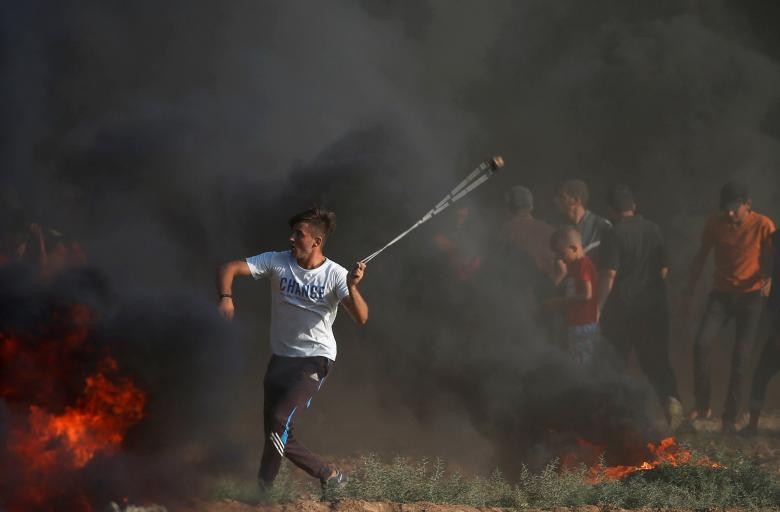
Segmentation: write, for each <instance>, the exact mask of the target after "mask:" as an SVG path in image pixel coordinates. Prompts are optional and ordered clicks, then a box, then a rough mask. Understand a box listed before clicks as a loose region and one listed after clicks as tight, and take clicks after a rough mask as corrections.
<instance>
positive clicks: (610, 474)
mask: <svg viewBox="0 0 780 512" xmlns="http://www.w3.org/2000/svg"><path fill="white" fill-rule="evenodd" d="M577 444H578V445H579V448H580V450H581V453H582V454H585V456H587V457H588V458H590V459H591V460H592V459H593V458H598V457H600V456H601V454H602V453H604V447H602V446H599V445H595V444H593V443H590V442H588V441H586V440H584V439H581V438H578V439H577ZM647 452H648V454H649V456H650V459H649V460H645V461H642V462H641V463H640V464H638V465H636V466H603V465H602V464H600V463H595V464H591V465H590V467H589V468H588V479H589V480H590V481H591V482H592V483H598V482H601V481H604V480H619V479H622V478H625V477H626V476H628V475H630V474H632V473H636V472H638V471H648V470H651V469H654V468H657V467H658V466H660V465H661V464H670V465H672V466H680V465H683V464H691V463H694V464H698V465H702V466H709V467H713V468H720V467H722V466H721V465H720V464H718V463H716V462H712V461H711V460H710V459H708V458H707V457H705V456H701V457H697V458H695V459H694V456H693V454H692V453H691V451H690V450H688V449H687V448H684V447H682V446H680V445H679V444H677V440H676V439H675V438H674V437H666V438H664V439H661V441H660V442H659V443H658V444H654V443H647ZM576 461H577V457H576V456H574V455H572V454H569V455H567V456H566V457H564V460H563V464H562V465H563V467H564V468H573V467H575V466H576Z"/></svg>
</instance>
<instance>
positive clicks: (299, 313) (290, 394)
mask: <svg viewBox="0 0 780 512" xmlns="http://www.w3.org/2000/svg"><path fill="white" fill-rule="evenodd" d="M335 223H336V215H335V214H334V213H332V212H328V211H325V210H320V209H318V208H312V209H309V210H306V211H304V212H301V213H299V214H298V215H296V216H294V217H293V218H292V219H290V228H291V229H292V233H291V234H290V238H289V242H290V249H289V250H287V251H283V252H265V253H262V254H258V255H257V256H252V257H250V258H247V259H246V260H237V261H232V262H230V263H227V264H225V265H223V266H222V267H220V269H219V273H218V277H217V291H218V292H219V295H220V301H219V312H220V313H221V314H222V315H223V316H224V317H225V318H227V319H231V318H233V313H234V309H235V308H234V304H233V295H232V285H233V278H234V277H235V276H250V275H251V276H252V277H253V278H255V279H259V278H261V277H267V278H269V280H270V281H271V336H270V341H271V352H272V356H271V360H270V362H269V363H268V369H267V370H266V373H265V378H264V380H263V388H264V400H263V421H264V427H265V446H264V448H263V458H262V461H261V463H260V471H259V473H258V482H259V483H260V486H261V488H263V489H268V488H270V486H271V485H272V484H273V481H274V479H275V478H276V475H277V473H278V472H279V468H280V466H281V462H282V457H287V458H288V459H289V460H290V461H291V462H292V463H293V464H295V465H296V466H298V467H299V468H301V469H303V470H304V471H306V472H307V473H308V474H310V475H311V476H313V477H315V478H318V479H319V480H320V482H321V483H322V484H323V485H324V484H326V483H328V482H333V483H336V484H341V483H343V482H345V481H346V477H344V475H343V474H342V473H341V472H340V471H338V470H337V469H335V468H332V467H331V466H329V465H328V464H327V463H326V462H325V461H324V460H323V459H322V458H321V457H319V456H318V455H316V454H314V453H312V452H310V451H309V450H308V449H306V448H305V447H304V446H303V445H302V444H300V442H298V440H297V439H296V438H295V437H294V436H293V422H294V420H295V419H296V417H297V415H299V414H300V413H301V412H302V411H303V410H304V409H306V408H307V407H308V406H309V405H310V403H311V398H312V397H313V395H314V393H316V392H317V391H318V390H319V389H320V388H321V387H322V383H323V382H324V380H325V377H326V376H327V375H328V370H329V369H330V367H331V365H332V364H333V362H334V361H335V360H336V340H335V339H334V337H333V330H332V326H333V321H334V320H335V319H336V312H337V310H338V306H339V304H342V305H343V306H344V307H345V308H346V310H347V312H348V313H349V314H350V316H351V317H352V318H353V319H354V320H355V321H356V322H357V323H359V324H361V325H363V324H365V323H366V321H367V320H368V306H367V304H366V301H365V300H364V299H363V297H362V295H361V294H360V292H359V291H358V283H360V281H361V280H362V279H363V273H364V271H365V268H366V266H365V264H364V263H356V264H355V266H354V268H353V269H352V271H351V272H348V271H347V270H346V269H345V268H344V267H342V266H340V265H338V264H337V263H335V262H333V261H331V260H329V259H328V258H326V257H325V255H324V254H323V246H324V244H325V240H326V239H327V237H328V236H329V235H330V234H331V233H332V232H333V229H334V228H335Z"/></svg>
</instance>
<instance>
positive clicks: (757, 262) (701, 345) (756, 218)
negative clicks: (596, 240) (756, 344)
mask: <svg viewBox="0 0 780 512" xmlns="http://www.w3.org/2000/svg"><path fill="white" fill-rule="evenodd" d="M720 209H721V213H719V214H715V215H713V216H712V217H710V218H709V220H708V221H707V224H706V225H705V226H704V232H703V233H702V237H701V245H700V246H699V250H698V252H697V253H696V256H695V257H694V260H693V264H692V266H691V272H690V277H689V280H688V287H687V289H686V292H685V296H684V297H685V298H684V302H683V308H684V309H685V310H687V309H689V305H690V297H691V296H692V294H693V290H694V289H695V287H696V283H697V282H698V280H699V277H700V275H701V270H702V268H703V266H704V263H705V262H706V260H707V257H708V255H709V253H710V251H713V252H714V256H715V272H714V273H713V283H712V291H711V292H710V295H709V299H708V300H707V306H706V308H705V310H704V316H703V317H702V320H701V324H700V325H699V330H698V333H697V335H696V340H695V341H694V345H693V352H694V395H695V399H696V409H695V410H694V411H693V412H692V413H691V418H690V419H692V420H693V419H696V418H703V417H709V415H710V413H711V410H710V361H709V360H710V352H711V349H712V343H713V341H714V340H715V339H716V338H717V336H718V334H719V333H720V331H721V330H722V328H723V327H724V326H725V325H726V323H728V322H729V321H731V319H734V321H735V323H736V339H735V342H734V350H733V353H732V361H731V377H730V379H729V385H728V391H727V394H726V403H725V405H724V408H723V431H724V432H726V433H730V432H734V423H735V420H736V418H737V413H738V411H739V402H740V399H741V397H742V396H743V394H744V393H743V391H744V386H745V372H746V369H747V363H748V360H749V357H750V349H751V346H752V342H753V339H754V338H755V336H756V330H757V327H758V323H759V320H760V318H761V312H762V310H763V305H764V298H766V297H767V296H768V295H769V290H770V287H771V283H772V282H771V278H770V277H769V276H770V272H769V269H770V268H771V261H770V259H771V235H772V233H773V232H774V231H775V225H774V223H773V222H772V220H771V219H769V218H768V217H766V216H764V215H761V214H760V213H757V212H754V211H753V209H752V201H751V199H750V196H749V194H748V189H747V186H746V185H744V184H743V183H739V182H729V183H727V184H725V185H724V186H723V188H721V192H720Z"/></svg>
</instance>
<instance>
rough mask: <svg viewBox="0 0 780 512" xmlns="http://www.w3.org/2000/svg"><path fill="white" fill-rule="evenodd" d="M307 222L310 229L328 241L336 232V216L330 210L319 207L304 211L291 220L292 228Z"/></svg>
mask: <svg viewBox="0 0 780 512" xmlns="http://www.w3.org/2000/svg"><path fill="white" fill-rule="evenodd" d="M301 222H305V223H306V224H308V225H309V226H310V227H312V228H314V230H315V231H316V232H317V234H319V235H320V236H322V238H323V239H326V238H328V237H329V236H330V234H331V233H333V232H334V231H335V230H336V214H335V213H333V212H330V211H328V210H323V209H321V208H319V207H317V206H315V207H313V208H309V209H308V210H304V211H302V212H301V213H298V214H297V215H294V216H293V217H292V218H290V227H291V228H293V227H295V225H296V224H300V223H301Z"/></svg>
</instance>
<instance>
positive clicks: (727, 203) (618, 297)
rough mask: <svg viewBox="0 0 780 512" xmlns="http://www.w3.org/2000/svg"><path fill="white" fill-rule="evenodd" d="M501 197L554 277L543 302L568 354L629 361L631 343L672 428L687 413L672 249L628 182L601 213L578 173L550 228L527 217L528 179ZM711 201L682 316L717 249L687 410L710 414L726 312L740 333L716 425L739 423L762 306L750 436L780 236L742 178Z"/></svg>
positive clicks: (769, 345)
mask: <svg viewBox="0 0 780 512" xmlns="http://www.w3.org/2000/svg"><path fill="white" fill-rule="evenodd" d="M505 199H506V204H507V207H508V208H509V210H510V220H509V222H508V223H507V228H506V231H507V232H508V233H509V237H510V240H511V242H512V243H513V244H514V245H515V246H517V247H518V248H519V249H520V250H524V251H526V253H527V254H529V255H531V256H533V261H535V262H536V264H537V270H538V272H539V273H540V274H542V275H544V276H547V278H548V279H549V281H551V282H552V283H553V284H554V285H556V286H557V293H553V297H551V298H547V299H544V300H543V303H544V305H545V306H546V308H547V309H548V310H552V311H557V312H560V313H561V316H562V318H563V324H564V328H563V329H562V332H563V334H562V335H560V336H559V337H561V338H563V343H562V344H563V345H564V347H565V349H566V350H567V351H568V352H569V354H570V355H571V357H572V358H573V359H574V360H575V361H576V362H578V363H581V364H583V365H591V364H593V363H594V360H596V359H610V360H617V361H620V362H621V363H622V364H626V363H627V361H628V358H629V356H630V354H631V352H634V353H635V354H636V357H637V360H638V363H639V365H640V367H641V369H642V371H643V372H644V373H645V374H646V376H647V378H648V380H649V382H650V383H651V385H652V387H653V388H654V390H655V392H656V394H657V395H658V398H659V400H660V401H661V404H662V406H663V409H664V412H665V415H666V418H667V421H668V422H669V423H670V425H672V426H673V427H675V428H676V427H678V426H680V425H681V424H682V423H683V422H684V421H685V419H686V418H685V417H684V415H683V408H682V404H681V401H680V396H679V393H678V390H677V382H676V378H675V375H674V372H673V370H672V367H671V364H670V361H669V344H670V337H671V335H670V305H669V302H668V294H667V289H666V288H667V287H666V279H667V276H668V274H669V255H668V253H667V246H666V243H665V241H664V237H663V234H662V232H661V229H660V228H659V226H658V225H657V224H655V223H653V222H651V221H650V220H648V219H646V218H644V217H643V216H642V215H641V214H639V213H638V212H637V204H636V201H635V199H634V196H633V194H632V192H631V190H630V189H629V188H628V187H627V186H624V185H615V186H613V187H611V188H610V189H609V190H608V193H607V196H606V203H607V208H608V219H605V218H602V217H600V216H598V215H596V214H595V213H593V212H591V211H589V210H588V208H587V205H588V199H589V191H588V187H587V185H586V184H585V183H584V182H582V181H580V180H570V181H566V182H564V183H562V184H561V185H560V186H559V187H558V189H557V192H556V196H555V205H556V208H557V209H558V211H559V212H560V213H561V214H562V216H563V218H564V219H565V220H564V221H563V222H562V223H561V225H560V226H559V227H558V228H557V229H555V228H553V227H551V226H550V225H548V224H546V223H544V222H543V221H541V220H538V219H535V218H534V217H533V196H532V194H531V192H530V191H529V190H528V189H526V188H524V187H519V186H518V187H514V188H512V189H510V190H509V191H508V192H507V194H506V198H505ZM719 207H720V208H719V209H720V211H719V212H718V213H715V214H713V215H712V216H711V217H710V218H709V219H708V221H707V222H706V224H705V226H704V228H703V230H702V236H701V243H700V247H699V249H698V251H697V253H696V256H695V258H694V261H693V262H692V264H691V269H690V273H689V276H688V279H687V285H686V288H685V292H684V300H683V301H682V310H683V311H682V312H683V314H685V315H687V313H688V311H689V310H690V306H691V298H692V297H693V295H694V290H695V288H696V285H697V283H698V281H699V278H700V276H701V272H702V268H703V267H704V264H705V262H706V260H707V259H708V256H709V254H710V253H713V255H714V268H715V270H714V274H713V282H712V290H711V292H710V293H709V296H708V299H707V305H706V307H705V310H704V314H703V317H702V319H701V322H700V325H699V328H698V331H697V334H696V336H695V339H694V344H693V346H694V394H695V404H694V407H693V408H692V410H691V412H690V414H689V416H688V418H687V420H688V421H693V420H695V419H698V418H708V417H710V415H711V408H710V395H711V390H710V382H711V375H710V359H711V357H710V356H711V349H712V346H713V342H714V341H715V339H716V338H717V337H718V336H719V335H720V333H721V331H722V330H723V328H724V327H725V326H726V325H727V324H728V323H729V322H730V321H732V320H733V321H734V323H735V324H736V336H735V342H734V349H733V353H732V358H731V375H730V378H729V384H728V391H727V397H726V401H725V405H724V409H723V415H722V428H723V431H724V432H727V433H728V432H734V431H735V430H736V426H735V424H736V421H737V415H738V411H739V402H740V397H741V396H742V395H743V392H744V391H745V385H746V376H747V373H748V366H749V363H750V355H751V349H752V347H753V340H754V339H755V338H756V336H757V332H758V326H759V322H760V320H761V318H762V315H763V314H765V312H768V313H769V316H770V317H771V319H772V323H773V326H772V329H771V334H770V337H769V339H768V340H767V342H766V344H765V348H764V352H763V354H762V357H761V362H760V364H759V366H758V368H757V369H756V372H755V374H754V379H753V385H752V389H751V402H750V422H749V425H748V426H747V427H746V428H745V429H744V431H743V432H744V433H745V434H752V433H755V432H756V431H757V427H758V418H759V415H760V413H761V409H762V407H763V402H764V397H765V394H766V389H767V385H768V382H769V380H770V379H771V377H772V376H773V375H774V374H775V373H776V372H777V371H778V370H780V357H778V355H780V320H777V316H778V312H780V290H777V288H775V291H772V278H773V276H774V277H775V278H778V277H780V271H779V270H778V269H779V268H780V261H777V260H780V258H773V254H772V253H773V250H774V249H773V248H774V247H780V235H779V234H778V232H777V231H776V228H775V225H774V223H773V222H772V220H771V219H769V218H768V217H767V216H765V215H762V214H760V213H758V212H756V211H754V210H753V207H752V200H751V198H750V194H749V192H748V189H747V186H746V185H744V184H743V183H739V182H729V183H726V184H725V185H724V186H723V187H722V188H721V193H720V203H719ZM545 244H547V245H545ZM773 259H774V260H775V262H774V269H773V268H772V265H773V263H772V262H773ZM766 299H769V300H768V301H767V300H766ZM553 336H555V335H554V334H553Z"/></svg>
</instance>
